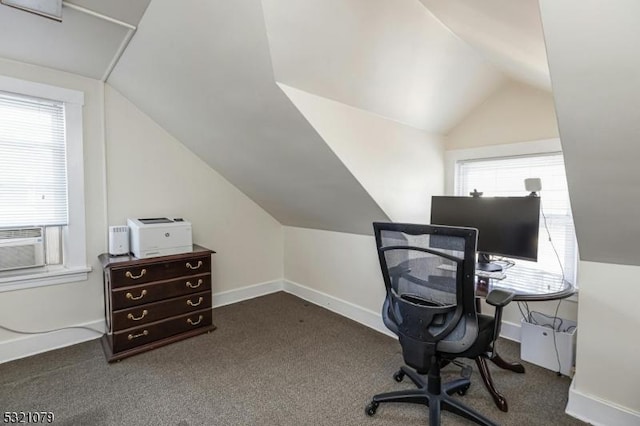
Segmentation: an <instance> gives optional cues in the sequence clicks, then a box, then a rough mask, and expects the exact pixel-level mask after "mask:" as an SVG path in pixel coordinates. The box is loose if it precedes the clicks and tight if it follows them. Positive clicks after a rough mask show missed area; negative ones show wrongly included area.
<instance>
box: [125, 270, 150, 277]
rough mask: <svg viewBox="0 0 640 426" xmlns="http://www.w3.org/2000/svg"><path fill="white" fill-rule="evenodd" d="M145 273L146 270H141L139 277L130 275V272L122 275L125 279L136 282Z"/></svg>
mask: <svg viewBox="0 0 640 426" xmlns="http://www.w3.org/2000/svg"><path fill="white" fill-rule="evenodd" d="M146 273H147V270H146V269H143V270H142V271H140V275H133V274H132V273H131V271H127V273H126V274H124V275H125V276H126V277H127V278H131V279H134V280H137V279H138V278H142V277H143V276H144V274H146Z"/></svg>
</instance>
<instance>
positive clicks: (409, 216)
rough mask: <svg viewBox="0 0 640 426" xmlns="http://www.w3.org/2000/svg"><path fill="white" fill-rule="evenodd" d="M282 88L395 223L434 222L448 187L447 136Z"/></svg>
mask: <svg viewBox="0 0 640 426" xmlns="http://www.w3.org/2000/svg"><path fill="white" fill-rule="evenodd" d="M280 87H281V88H282V90H283V91H284V92H285V94H286V95H287V96H288V97H289V99H291V101H292V102H293V103H294V105H295V106H296V107H297V108H298V109H299V110H300V112H301V113H302V114H303V115H304V116H305V118H306V119H307V120H309V123H310V124H311V125H312V126H313V127H314V128H315V129H316V131H317V132H318V133H319V134H320V136H322V138H323V139H324V141H325V142H326V143H327V145H329V147H330V148H331V149H332V150H333V151H334V152H335V154H336V155H337V156H338V157H339V158H340V160H342V162H343V163H344V165H345V166H347V168H348V169H349V171H350V172H351V173H352V174H353V175H354V176H355V178H356V179H357V180H358V182H360V184H361V185H362V186H363V187H364V189H365V190H366V191H367V192H368V193H369V194H370V195H371V197H373V199H374V200H375V201H376V202H377V203H378V205H379V206H380V207H381V208H382V210H384V212H385V213H386V214H387V215H388V216H389V218H390V219H391V220H393V221H395V222H410V223H427V222H428V221H429V212H430V206H431V195H439V194H442V191H443V185H444V167H443V154H444V153H443V143H442V137H440V136H438V135H433V134H430V133H428V132H425V131H424V130H420V129H416V128H414V127H411V126H408V125H405V124H402V123H399V122H397V121H394V120H391V119H388V118H385V117H381V116H379V115H376V114H373V113H371V112H368V111H365V110H361V109H357V108H354V107H351V106H348V105H345V104H342V103H340V102H336V101H332V100H329V99H326V98H323V97H320V96H316V95H313V94H311V93H307V92H304V91H302V90H298V89H295V88H293V87H289V86H286V85H284V84H280Z"/></svg>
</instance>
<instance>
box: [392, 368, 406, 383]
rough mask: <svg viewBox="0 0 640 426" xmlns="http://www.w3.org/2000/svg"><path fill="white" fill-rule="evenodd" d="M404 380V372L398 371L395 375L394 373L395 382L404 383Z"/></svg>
mask: <svg viewBox="0 0 640 426" xmlns="http://www.w3.org/2000/svg"><path fill="white" fill-rule="evenodd" d="M402 379H404V371H402V370H398V371H396V372H395V373H393V380H395V381H396V382H398V383H399V382H401V381H402Z"/></svg>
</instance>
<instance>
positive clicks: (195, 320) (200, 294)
mask: <svg viewBox="0 0 640 426" xmlns="http://www.w3.org/2000/svg"><path fill="white" fill-rule="evenodd" d="M213 253H215V252H214V251H212V250H209V249H206V248H204V247H200V246H197V245H194V246H193V251H191V252H189V253H182V254H174V255H171V256H159V257H152V258H148V259H138V258H136V257H133V256H109V254H106V253H103V254H101V255H100V256H98V258H99V259H100V263H101V264H102V268H103V272H104V300H105V317H106V321H107V333H106V334H105V335H104V336H103V337H102V347H103V349H104V352H105V355H106V357H107V361H109V362H113V361H118V360H120V359H122V358H125V357H128V356H131V355H135V354H138V353H141V352H145V351H148V350H151V349H154V348H157V347H159V346H163V345H167V344H169V343H173V342H177V341H178V340H182V339H186V338H188V337H192V336H196V335H198V334H202V333H206V332H209V331H211V330H214V329H215V326H214V325H213V323H212V319H211V304H212V302H213V300H212V296H211V254H213Z"/></svg>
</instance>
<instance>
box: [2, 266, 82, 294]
mask: <svg viewBox="0 0 640 426" xmlns="http://www.w3.org/2000/svg"><path fill="white" fill-rule="evenodd" d="M89 272H91V267H90V266H84V267H77V266H76V267H73V268H66V267H64V266H50V267H46V268H42V269H38V270H35V271H34V270H23V271H20V272H16V271H9V272H2V273H0V293H2V292H5V291H15V290H23V289H27V288H34V287H44V286H49V285H56V284H66V283H70V282H75V281H86V280H87V278H88V276H87V275H88V273H89Z"/></svg>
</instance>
